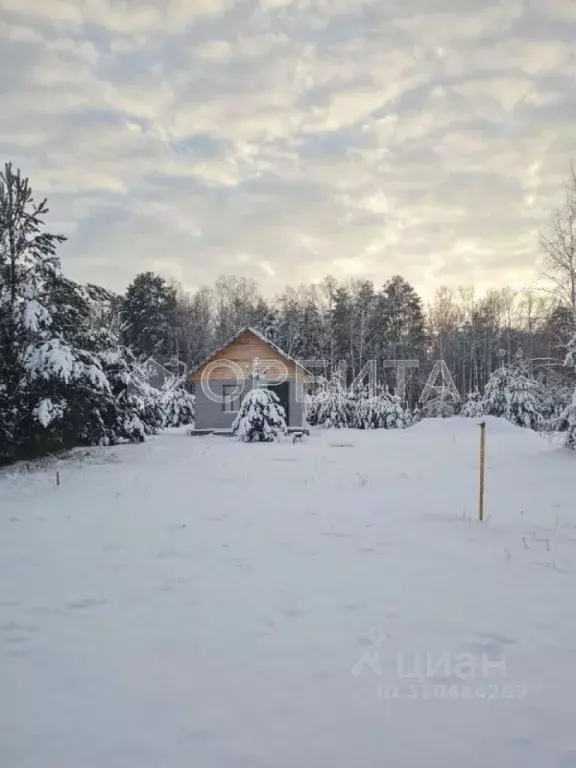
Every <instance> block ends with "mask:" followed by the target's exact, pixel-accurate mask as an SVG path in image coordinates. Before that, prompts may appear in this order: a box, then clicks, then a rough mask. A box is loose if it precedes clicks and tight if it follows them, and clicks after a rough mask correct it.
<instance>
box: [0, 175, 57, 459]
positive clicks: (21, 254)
mask: <svg viewBox="0 0 576 768" xmlns="http://www.w3.org/2000/svg"><path fill="white" fill-rule="evenodd" d="M47 213H48V207H47V205H46V200H43V201H41V202H40V203H36V202H35V201H34V199H33V197H32V190H31V188H30V185H29V183H28V179H26V178H23V177H22V176H21V174H20V171H14V170H13V168H12V165H11V164H10V163H8V164H6V166H5V168H4V171H3V172H2V173H0V382H1V385H0V436H1V437H2V438H3V439H2V441H1V443H0V462H1V461H6V460H10V459H12V458H15V457H16V456H18V454H19V451H20V449H21V447H22V443H23V442H24V440H25V438H26V432H27V430H28V429H29V426H30V425H29V421H30V418H31V414H32V410H33V408H34V406H35V405H38V404H32V403H31V402H30V399H31V397H33V393H31V392H30V388H29V387H28V386H26V370H25V365H24V363H25V359H26V357H27V356H28V354H29V352H28V348H29V346H30V345H31V344H32V343H34V341H35V340H37V339H38V337H39V336H42V334H44V332H45V331H46V329H47V328H48V327H49V325H50V323H51V316H50V311H49V302H48V290H49V289H48V285H49V282H50V280H51V278H53V277H54V275H56V274H57V273H58V272H59V269H60V265H59V261H58V258H57V256H56V247H57V245H58V244H59V243H62V242H63V241H64V240H65V239H66V238H64V237H63V236H62V235H54V234H50V233H47V232H44V231H43V219H44V216H45V215H46V214H47Z"/></svg>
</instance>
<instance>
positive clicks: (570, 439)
mask: <svg viewBox="0 0 576 768" xmlns="http://www.w3.org/2000/svg"><path fill="white" fill-rule="evenodd" d="M564 364H565V365H566V367H568V368H572V369H574V370H576V335H575V336H574V337H573V339H572V340H571V342H570V344H569V345H568V354H567V356H566V360H565V363H564ZM558 428H559V429H560V430H562V431H563V432H565V433H566V437H565V445H566V447H567V448H569V449H570V450H572V451H576V389H575V390H574V394H573V395H572V401H571V402H570V403H569V404H568V405H567V406H566V408H565V409H564V411H563V412H562V414H561V416H560V418H559V420H558Z"/></svg>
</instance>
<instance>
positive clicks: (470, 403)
mask: <svg viewBox="0 0 576 768" xmlns="http://www.w3.org/2000/svg"><path fill="white" fill-rule="evenodd" d="M460 416H464V417H465V418H468V419H481V418H482V416H484V406H483V405H482V396H481V395H480V392H469V393H468V399H467V400H466V402H465V403H464V405H463V406H462V410H461V411H460Z"/></svg>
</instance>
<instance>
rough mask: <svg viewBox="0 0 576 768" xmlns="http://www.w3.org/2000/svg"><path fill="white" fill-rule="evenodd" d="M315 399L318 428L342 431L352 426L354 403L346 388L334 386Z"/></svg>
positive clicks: (320, 393) (319, 393)
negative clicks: (331, 428)
mask: <svg viewBox="0 0 576 768" xmlns="http://www.w3.org/2000/svg"><path fill="white" fill-rule="evenodd" d="M315 397H316V402H315V406H314V412H315V424H316V425H317V426H319V427H325V428H326V429H329V428H330V427H333V428H335V429H341V428H343V427H348V426H350V425H351V424H352V422H353V417H354V403H353V401H352V400H351V398H350V396H349V395H348V393H347V392H346V390H345V389H344V388H342V387H340V386H334V385H332V386H330V387H328V388H326V389H324V390H322V391H321V392H318V394H317V395H315Z"/></svg>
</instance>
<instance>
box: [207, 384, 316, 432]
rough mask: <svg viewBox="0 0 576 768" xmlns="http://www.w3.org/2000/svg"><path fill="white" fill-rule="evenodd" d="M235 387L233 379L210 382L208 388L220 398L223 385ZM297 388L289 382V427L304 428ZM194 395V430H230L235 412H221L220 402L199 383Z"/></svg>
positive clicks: (299, 386) (246, 387)
mask: <svg viewBox="0 0 576 768" xmlns="http://www.w3.org/2000/svg"><path fill="white" fill-rule="evenodd" d="M226 384H228V385H232V386H234V385H236V381H235V380H234V379H230V380H229V381H211V382H210V388H211V390H212V392H213V393H214V394H215V395H218V396H219V397H220V398H221V397H222V392H223V388H224V385H226ZM250 386H251V385H250V383H249V382H248V381H247V382H246V384H245V385H244V390H243V392H242V394H241V395H240V399H242V397H243V396H244V395H245V394H246V392H247V391H248V389H250ZM298 388H300V389H301V385H299V384H298V383H297V382H296V381H295V380H293V379H290V380H289V401H290V404H289V414H288V416H289V422H288V426H289V427H302V426H304V403H303V402H298V400H299V399H300V400H301V399H302V397H301V396H300V398H299V397H298ZM195 393H196V421H195V428H196V429H230V427H231V426H232V422H233V421H234V419H235V418H236V411H232V412H231V411H223V410H222V403H221V402H214V401H213V400H212V399H210V397H209V396H208V394H207V393H206V392H204V390H203V389H202V386H201V384H200V382H197V383H196V385H195Z"/></svg>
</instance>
